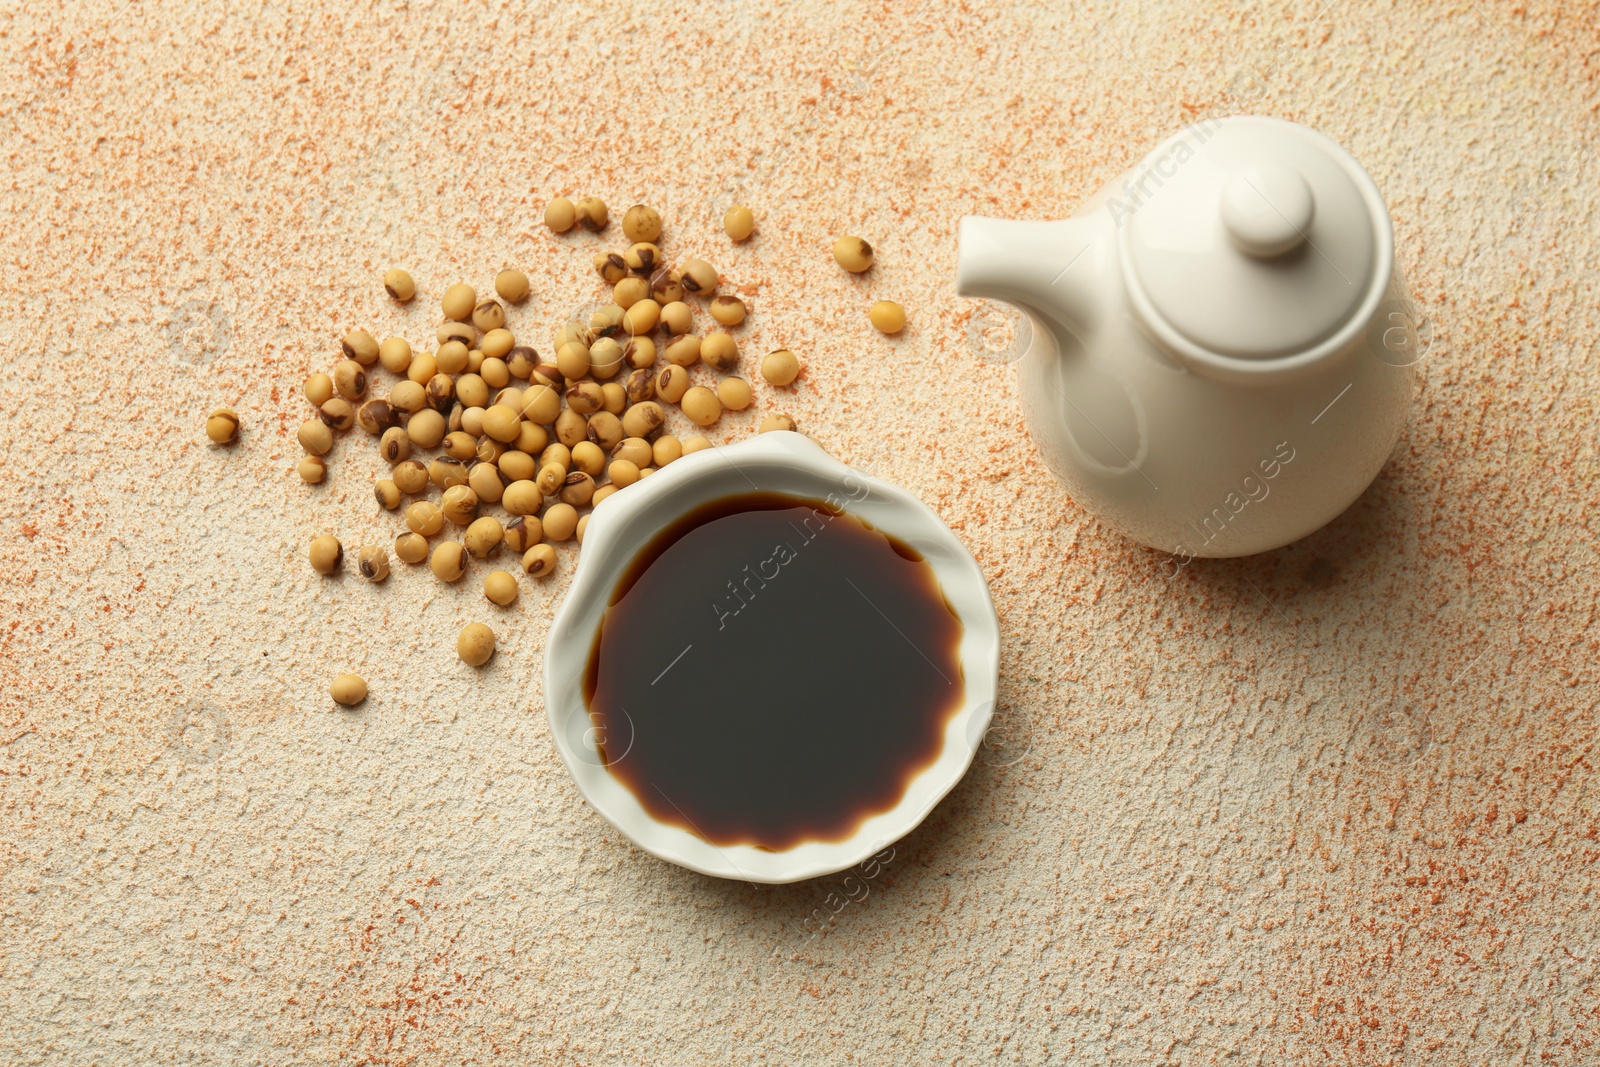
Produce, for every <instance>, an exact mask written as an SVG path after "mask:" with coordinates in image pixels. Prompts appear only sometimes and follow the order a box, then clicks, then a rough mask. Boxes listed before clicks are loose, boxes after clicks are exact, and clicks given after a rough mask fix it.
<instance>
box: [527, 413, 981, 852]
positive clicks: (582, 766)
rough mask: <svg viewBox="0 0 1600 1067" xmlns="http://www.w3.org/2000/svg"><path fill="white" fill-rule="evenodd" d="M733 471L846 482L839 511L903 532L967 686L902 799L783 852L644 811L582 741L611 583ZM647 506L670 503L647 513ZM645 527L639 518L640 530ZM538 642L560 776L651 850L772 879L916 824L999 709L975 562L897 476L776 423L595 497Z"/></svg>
mask: <svg viewBox="0 0 1600 1067" xmlns="http://www.w3.org/2000/svg"><path fill="white" fill-rule="evenodd" d="M730 471H731V472H732V473H733V474H735V475H738V476H740V477H741V478H742V480H743V481H746V482H748V483H749V484H750V486H751V487H752V488H751V489H750V490H749V491H769V490H770V491H776V492H792V493H795V494H797V495H811V496H826V497H829V499H830V501H831V500H832V499H833V498H834V497H833V495H831V494H832V493H833V490H831V489H829V487H830V486H831V487H833V489H837V490H843V491H846V492H845V495H844V496H843V497H841V498H839V499H840V503H841V505H842V506H844V507H845V510H849V511H851V512H852V513H853V514H856V515H858V516H859V517H861V518H864V519H866V520H867V521H869V522H870V523H871V524H872V525H873V526H875V527H876V528H878V529H880V530H882V531H883V532H885V533H888V534H891V535H893V536H895V537H898V538H900V539H901V540H903V541H905V542H906V543H907V544H909V545H911V546H912V547H913V548H915V549H916V550H917V551H918V552H920V553H921V554H922V555H923V556H924V558H925V559H927V560H928V562H929V564H930V565H931V566H932V567H933V569H934V574H935V576H936V577H937V579H938V581H939V584H940V587H941V590H942V591H943V593H944V596H945V599H946V601H947V602H948V603H949V604H950V607H951V609H952V610H953V611H955V613H956V616H957V618H959V619H960V621H961V626H962V638H961V644H960V651H959V658H960V662H961V668H962V674H963V687H964V690H965V692H964V694H963V701H962V706H961V707H960V709H959V710H958V711H956V712H955V713H954V714H953V715H951V717H950V719H949V720H948V722H947V723H946V727H945V733H944V742H943V744H942V746H941V747H940V751H939V754H938V756H937V757H936V758H935V760H934V762H933V763H932V764H930V765H929V766H927V767H925V768H924V769H923V770H922V771H921V772H919V773H918V774H917V775H916V776H915V777H913V778H912V780H911V782H910V784H909V785H908V786H907V787H906V791H905V794H904V795H903V796H902V797H901V799H900V802H899V803H898V804H896V805H895V806H894V807H893V808H891V809H889V810H888V811H886V812H882V813H880V814H878V815H874V816H872V817H870V818H868V819H866V820H864V821H863V823H862V824H861V825H860V826H859V827H857V829H856V832H855V833H854V834H852V835H851V836H850V837H848V838H845V839H843V840H840V841H832V842H823V841H808V842H802V843H801V844H799V845H796V846H794V847H793V848H789V849H785V850H783V851H781V852H778V851H772V850H768V849H763V848H757V847H755V846H751V845H714V844H712V843H710V842H709V841H707V840H705V839H704V838H702V837H700V836H698V835H696V834H691V833H690V832H689V831H687V830H684V829H682V828H681V827H677V826H671V825H668V824H667V823H664V822H660V821H658V820H657V819H655V818H654V817H653V816H651V815H650V814H649V813H648V812H647V811H646V810H645V808H644V807H643V805H641V804H640V803H639V800H638V798H637V797H635V796H634V794H633V793H632V792H631V791H630V790H629V789H628V788H627V787H626V786H624V785H623V784H622V783H621V781H620V780H619V779H618V778H616V777H615V776H613V775H612V774H611V773H610V772H609V771H607V770H606V769H605V767H604V765H603V764H602V763H601V762H600V760H599V757H598V754H597V752H596V751H595V749H594V748H593V747H592V745H585V744H584V739H585V738H588V737H589V736H590V732H591V731H592V728H593V726H594V723H593V720H592V719H591V718H590V717H589V713H588V708H587V704H586V702H585V701H584V698H583V676H584V672H585V670H586V669H587V665H588V656H589V651H590V648H591V646H592V642H593V639H594V634H595V632H596V629H597V628H598V626H599V624H600V619H601V617H602V616H603V613H604V611H605V608H606V606H607V604H608V603H609V601H610V597H611V591H612V590H613V589H614V588H615V586H616V582H617V580H618V578H619V577H620V576H621V573H622V571H623V570H624V568H626V567H627V565H628V564H629V563H630V562H632V560H633V559H634V557H635V556H636V555H637V554H638V552H639V550H640V549H641V548H642V547H643V546H644V544H645V542H646V541H647V540H648V537H649V536H651V535H653V534H654V533H655V532H656V531H658V530H660V529H661V528H662V527H663V526H664V525H665V524H666V523H668V522H671V521H672V520H673V519H675V518H677V517H679V516H681V515H683V514H685V513H687V512H688V511H690V510H692V509H693V508H695V507H697V506H699V505H700V504H701V503H703V502H705V501H706V500H711V499H715V498H717V497H720V496H726V495H728V494H729V490H727V489H718V488H716V487H717V486H719V485H720V484H722V483H725V482H727V481H728V480H729V479H730V475H729V472H730ZM804 482H809V483H814V486H813V488H810V489H806V488H802V487H797V485H798V483H804ZM823 490H826V492H825V491H823ZM732 491H739V490H738V489H737V488H735V489H734V490H732ZM652 512H665V514H662V515H661V516H660V517H659V518H651V513H652ZM641 525H642V526H643V529H635V527H638V526H641ZM544 651H545V654H544V671H543V675H544V679H543V680H544V693H543V695H544V701H545V718H546V722H547V723H548V725H549V727H550V734H551V737H552V739H553V740H554V741H555V745H556V750H557V752H559V753H560V755H561V759H562V762H563V763H564V764H565V765H566V768H567V772H568V774H569V775H571V777H572V780H573V782H574V784H576V785H577V787H578V791H579V792H580V793H581V794H582V795H583V797H584V799H585V800H586V801H588V803H589V804H590V806H591V807H593V808H594V809H595V810H596V811H597V812H599V813H600V815H601V816H602V817H603V818H604V819H605V820H606V821H607V822H609V823H610V824H611V825H612V826H614V827H616V829H617V830H618V832H620V833H621V834H622V835H623V836H624V837H626V838H628V840H630V841H632V842H633V843H634V844H635V845H637V846H638V847H639V848H641V849H643V850H644V851H645V852H648V853H649V854H651V855H652V856H655V857H657V858H658V859H663V860H666V861H667V862H669V863H675V864H677V865H679V866H681V867H687V868H688V869H690V870H693V871H698V872H699V873H701V874H707V875H712V876H715V877H719V878H737V879H741V880H744V881H747V882H753V883H765V884H779V883H785V882H796V881H801V880H803V879H806V878H816V877H820V876H822V875H826V874H833V873H836V872H838V871H842V870H845V869H847V868H850V867H853V866H855V865H856V864H858V863H861V862H862V861H864V860H866V859H868V858H869V857H871V856H873V855H874V854H876V853H878V852H879V851H881V850H882V849H884V848H886V847H887V846H888V845H890V844H893V843H894V842H895V841H898V840H899V839H900V838H902V837H904V836H905V835H906V834H908V833H910V832H911V831H912V830H914V829H916V827H917V826H918V825H920V824H921V823H922V821H923V820H924V819H926V818H927V816H928V814H929V813H930V812H932V810H933V809H934V807H935V806H937V804H938V803H939V801H941V800H943V799H944V797H945V796H946V795H947V794H948V793H949V792H950V791H951V790H952V789H954V788H955V786H956V784H957V783H958V782H960V781H961V779H962V777H963V776H964V775H965V774H966V772H967V769H968V767H970V766H971V763H972V760H973V757H974V756H975V755H976V753H977V749H978V746H979V745H980V744H981V743H982V741H983V737H984V734H985V732H986V730H987V729H988V726H989V722H990V718H991V716H992V714H993V710H994V703H995V694H996V691H997V688H998V684H999V668H1000V623H999V618H998V616H997V615H996V613H995V608H994V601H993V599H992V598H991V596H990V594H989V587H988V583H987V582H986V581H985V580H984V577H983V572H982V571H981V570H980V569H979V567H978V564H977V561H976V560H975V559H974V558H973V556H972V554H971V553H970V552H969V551H968V550H967V548H966V546H965V545H963V544H962V543H961V541H960V539H959V538H957V537H956V535H955V534H954V533H953V532H952V531H951V530H950V528H949V527H948V526H946V525H945V524H944V522H943V521H942V520H941V519H940V518H939V517H938V516H937V515H935V514H934V513H933V511H932V510H931V509H929V508H928V506H927V505H926V504H924V503H922V501H921V500H919V499H917V497H915V496H914V495H912V494H911V493H910V492H908V491H906V490H905V489H902V488H900V487H899V486H896V485H893V484H891V483H889V482H885V481H883V480H881V479H878V478H874V477H872V476H871V475H867V474H864V473H862V472H860V471H857V470H855V469H854V468H851V467H849V466H847V465H845V464H844V463H841V462H840V461H838V460H836V459H834V458H833V457H832V456H830V455H828V454H827V453H826V452H824V451H823V450H822V448H821V447H819V446H818V445H817V444H816V443H815V442H813V441H811V440H810V439H809V438H807V437H805V436H803V435H801V434H799V433H794V432H791V431H774V432H770V433H765V434H760V435H759V436H756V437H754V438H751V439H749V440H747V441H741V442H739V443H737V444H733V445H722V446H712V447H711V448H708V449H703V450H701V451H699V452H695V453H690V454H689V455H686V456H683V457H682V458H680V459H678V460H676V461H674V462H673V463H672V464H670V465H669V466H666V467H662V468H661V469H660V470H658V471H657V472H656V473H655V474H654V475H652V476H651V477H650V478H648V479H646V480H644V481H641V482H639V483H636V484H635V485H633V486H630V487H629V488H628V490H627V492H621V493H614V494H612V495H611V496H610V497H608V498H607V499H606V500H604V501H602V502H601V503H600V504H599V505H598V506H597V507H596V508H595V509H594V511H593V512H592V513H591V514H590V517H589V523H588V526H587V527H586V528H585V531H584V543H583V551H582V553H580V555H579V559H578V567H577V570H576V572H575V574H574V576H573V580H572V584H571V586H570V587H569V588H568V590H567V594H566V596H565V597H564V598H563V599H562V602H561V605H560V607H559V608H558V609H557V611H556V614H555V617H554V619H553V620H552V622H551V625H550V631H549V635H548V637H547V639H546V642H545V650H544Z"/></svg>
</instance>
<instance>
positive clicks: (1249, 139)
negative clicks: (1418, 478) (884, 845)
mask: <svg viewBox="0 0 1600 1067" xmlns="http://www.w3.org/2000/svg"><path fill="white" fill-rule="evenodd" d="M960 242H961V249H960V259H959V264H958V278H957V285H956V288H957V292H959V293H960V294H962V295H964V296H976V297H986V298H990V299H996V300H1003V301H1006V302H1008V303H1012V304H1016V305H1018V306H1019V307H1021V308H1023V309H1024V310H1025V311H1027V312H1028V313H1029V315H1030V317H1031V318H1032V320H1033V325H1034V330H1033V338H1034V339H1033V343H1032V346H1031V347H1030V348H1029V350H1028V352H1027V354H1026V356H1024V358H1023V362H1022V365H1021V393H1022V404H1023V414H1024V417H1025V419H1026V421H1027V425H1028V429H1029V432H1030V433H1031V434H1032V436H1033V439H1034V441H1035V443H1036V444H1037V445H1038V447H1039V451H1040V454H1041V456H1042V458H1043V460H1044V462H1045V464H1046V465H1047V466H1048V467H1049V468H1050V470H1051V471H1052V472H1053V473H1054V474H1055V475H1056V476H1057V478H1059V479H1060V480H1061V482H1062V483H1063V484H1064V485H1065V486H1066V488H1067V490H1068V491H1069V492H1070V493H1071V495H1072V497H1073V499H1074V500H1075V501H1077V502H1078V503H1079V504H1081V505H1083V506H1084V507H1086V508H1088V509H1089V510H1090V511H1091V512H1093V513H1095V514H1096V515H1098V516H1099V517H1100V518H1101V519H1103V520H1105V521H1106V522H1107V523H1109V524H1110V525H1112V526H1113V527H1115V528H1116V529H1118V530H1120V531H1121V532H1122V533H1123V534H1125V535H1126V536H1128V537H1130V538H1132V539H1133V540H1136V541H1139V542H1141V543H1143V544H1146V545H1150V546H1152V547H1155V548H1159V549H1163V550H1165V551H1167V552H1172V553H1175V554H1177V555H1178V556H1180V557H1183V556H1241V555H1246V554H1249V553H1252V552H1262V551H1265V550H1267V549H1271V548H1276V547H1278V546H1280V545H1284V544H1288V543H1289V542H1291V541H1294V540H1296V539H1297V538H1300V537H1304V536H1305V535H1306V534H1309V533H1311V532H1312V531H1314V530H1316V529H1317V528H1318V527H1320V526H1322V525H1323V524H1324V523H1326V522H1328V521H1329V520H1330V519H1332V518H1333V517H1334V516H1336V515H1338V514H1339V512H1341V511H1343V510H1344V509H1345V508H1346V507H1348V506H1349V505H1350V504H1351V503H1352V502H1354V500H1355V499H1356V497H1358V496H1360V495H1361V493H1362V491H1363V490H1364V489H1366V487H1367V485H1368V484H1369V483H1371V481H1372V479H1373V478H1374V477H1376V475H1377V473H1378V471H1379V469H1380V468H1382V466H1383V464H1384V462H1385V460H1387V459H1388V457H1389V453H1390V452H1391V451H1392V449H1393V448H1394V445H1395V442H1396V441H1397V439H1398V438H1399V435H1400V432H1401V430H1402V429H1403V428H1404V425H1405V420H1406V412H1407V408H1408V406H1409V404H1410V400H1411V395H1412V391H1413V381H1412V372H1411V369H1410V364H1411V363H1413V362H1415V360H1416V358H1417V355H1418V346H1417V344H1416V333H1415V329H1414V325H1413V324H1414V322H1415V311H1414V309H1413V308H1412V307H1411V304H1410V301H1409V300H1408V298H1407V296H1406V292H1405V287H1404V283H1403V281H1402V280H1401V277H1400V274H1399V272H1398V270H1397V269H1396V267H1395V262H1394V233H1393V230H1392V227H1391V225H1390V221H1389V213H1388V209H1387V207H1386V206H1385V205H1384V202H1383V197H1382V195H1381V194H1380V193H1379V192H1378V188H1377V186H1376V185H1374V184H1373V181H1372V179H1371V178H1370V177H1369V176H1368V175H1367V173H1366V171H1365V170H1363V169H1362V168H1361V165H1360V164H1359V163H1357V162H1356V160H1355V159H1354V158H1353V157H1352V156H1351V155H1350V154H1349V153H1348V152H1346V151H1345V150H1344V149H1342V148H1340V147H1339V146H1338V145H1337V144H1335V143H1334V142H1333V141H1331V140H1329V139H1328V138H1327V137H1324V136H1323V135H1321V134H1319V133H1317V132H1316V131H1314V130H1310V129H1307V128H1306V127H1304V126H1299V125H1296V124H1294V123H1291V122H1284V121H1281V120H1278V119H1268V118H1255V117H1239V118H1229V119H1221V120H1208V121H1206V122H1202V123H1198V124H1196V125H1194V126H1190V127H1188V128H1187V129H1185V130H1183V131H1181V132H1180V133H1178V134H1177V135H1176V136H1174V137H1172V138H1171V139H1169V140H1167V141H1166V142H1164V143H1163V144H1161V145H1160V146H1158V147H1157V148H1156V149H1155V151H1153V152H1152V153H1150V155H1149V156H1147V157H1146V158H1145V159H1144V161H1143V162H1141V163H1140V164H1139V165H1138V166H1137V167H1136V168H1135V169H1134V170H1132V171H1130V172H1129V173H1128V174H1126V175H1124V176H1123V177H1122V178H1121V179H1119V180H1118V181H1115V182H1113V183H1112V184H1111V185H1109V186H1107V187H1106V188H1105V189H1103V190H1101V191H1100V192H1099V193H1097V194H1096V195H1095V196H1093V197H1091V198H1090V199H1089V201H1088V202H1087V203H1086V204H1085V205H1084V206H1083V207H1082V208H1080V209H1079V211H1078V212H1077V213H1076V214H1075V215H1074V216H1073V217H1072V218H1069V219H1065V220H1061V221H1054V222H1014V221H1005V220H997V219H984V218H967V219H964V220H962V223H961V237H960Z"/></svg>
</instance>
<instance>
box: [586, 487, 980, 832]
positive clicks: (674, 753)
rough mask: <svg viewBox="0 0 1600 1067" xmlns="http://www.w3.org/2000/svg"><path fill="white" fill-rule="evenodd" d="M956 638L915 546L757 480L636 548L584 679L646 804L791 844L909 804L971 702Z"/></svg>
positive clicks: (699, 828) (692, 827) (705, 825)
mask: <svg viewBox="0 0 1600 1067" xmlns="http://www.w3.org/2000/svg"><path fill="white" fill-rule="evenodd" d="M960 643H961V623H960V620H958V619H957V618H956V616H955V613H954V612H953V611H951V609H950V606H949V604H947V603H946V602H945V599H944V594H943V593H942V592H941V591H940V589H939V584H938V581H937V579H936V578H935V577H934V573H933V568H932V567H931V566H929V565H928V564H927V563H926V562H925V561H924V560H923V559H922V558H921V557H920V556H919V555H917V553H916V552H914V551H913V550H912V549H911V548H909V547H908V546H906V545H905V544H904V543H902V542H900V541H897V540H895V539H894V538H891V537H888V536H886V535H884V534H882V533H879V532H878V531H876V530H874V529H872V528H870V527H869V526H867V525H866V524H865V523H863V522H862V521H861V520H859V519H857V518H856V517H855V516H853V515H851V514H849V513H848V512H845V511H840V510H838V509H837V508H830V506H829V505H828V504H826V503H824V502H822V501H820V500H808V499H803V498H800V497H794V496H787V495H783V494H779V493H750V494H745V495H740V496H731V497H725V498H723V499H721V500H716V501H712V502H711V503H709V504H706V505H704V506H702V507H700V508H698V509H696V510H695V511H693V512H691V513H689V514H688V515H686V516H684V517H683V518H682V519H680V520H678V521H677V522H676V523H674V524H673V525H672V526H670V527H668V528H667V529H665V530H663V531H662V532H661V533H660V534H658V535H657V536H656V537H655V538H654V540H652V541H651V542H650V543H649V544H648V545H647V546H646V547H645V548H644V549H643V550H642V551H641V552H640V553H639V555H638V556H637V557H636V558H635V559H634V561H633V563H632V564H631V565H630V566H629V568H628V571H627V572H626V573H625V574H624V575H623V577H622V579H621V581H619V582H618V583H617V589H616V591H615V593H613V595H612V598H611V605H610V606H609V607H608V608H607V609H606V613H605V617H604V620H603V622H602V623H601V627H600V633H599V634H598V635H597V636H596V638H595V643H594V648H593V650H592V651H591V653H590V656H589V669H588V675H587V678H586V686H585V695H586V697H587V699H588V706H589V714H590V716H591V718H592V719H593V720H594V722H595V725H596V726H597V727H598V728H599V729H597V731H596V733H597V735H598V736H600V737H601V738H603V740H602V741H601V745H600V747H601V755H602V757H603V758H604V759H605V761H606V766H607V768H608V769H609V770H610V771H611V773H612V774H614V775H616V777H617V778H618V779H619V780H621V781H622V782H623V784H625V785H626V786H627V787H628V788H629V789H630V790H631V791H632V792H633V794H634V795H635V796H636V797H638V798H639V802H640V803H641V804H642V805H643V806H644V808H645V810H646V811H648V812H649V813H650V814H651V815H653V816H654V817H655V818H657V819H658V820H660V821H662V822H665V823H669V824H672V825H675V826H681V827H683V828H684V829H686V830H688V831H690V832H691V833H694V834H695V835H697V836H699V837H701V838H703V839H705V840H707V841H710V842H711V843H712V844H716V845H732V844H745V845H756V846H760V847H764V848H769V849H774V850H781V849H786V848H790V847H792V846H794V845H797V844H799V843H801V842H804V841H838V840H841V839H843V838H846V837H849V836H850V835H851V834H852V833H853V832H855V830H856V828H857V827H858V826H859V825H860V824H861V822H862V821H863V820H864V819H866V818H868V817H870V816H872V815H876V814H878V813H880V812H884V811H888V810H889V809H890V808H892V807H894V806H895V804H897V803H899V801H900V798H901V796H902V795H903V794H904V793H905V789H906V786H907V785H908V784H909V783H910V782H911V780H912V779H913V778H914V777H915V776H916V774H917V773H918V772H919V771H921V770H922V769H924V768H925V767H927V766H929V765H930V764H932V763H933V761H934V760H935V759H936V758H937V757H938V755H939V751H940V749H941V747H942V745H943V738H944V729H945V725H946V723H948V721H949V719H950V716H951V715H952V714H954V713H955V712H956V711H957V710H958V709H959V708H960V706H961V703H962V696H963V688H962V678H961V662H960V658H959V645H960Z"/></svg>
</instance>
